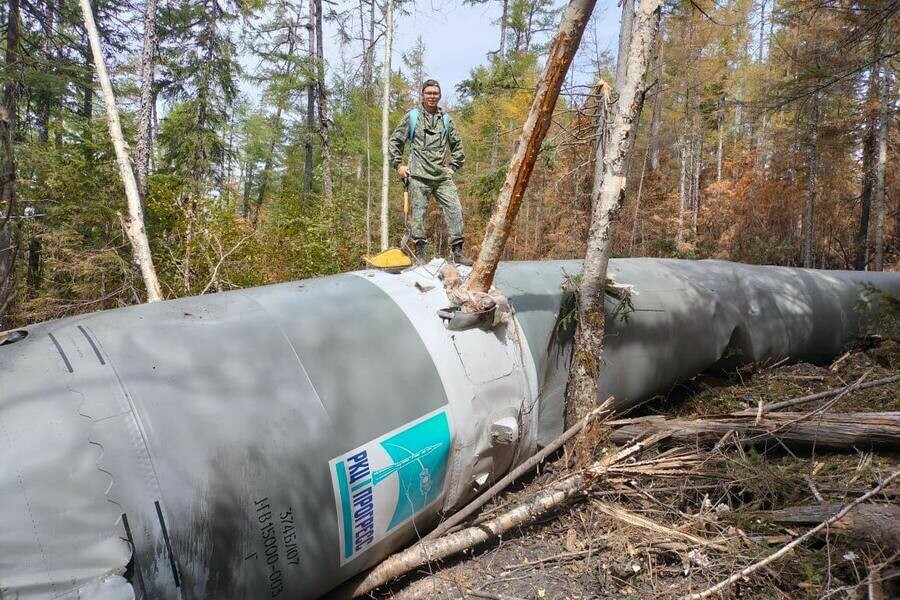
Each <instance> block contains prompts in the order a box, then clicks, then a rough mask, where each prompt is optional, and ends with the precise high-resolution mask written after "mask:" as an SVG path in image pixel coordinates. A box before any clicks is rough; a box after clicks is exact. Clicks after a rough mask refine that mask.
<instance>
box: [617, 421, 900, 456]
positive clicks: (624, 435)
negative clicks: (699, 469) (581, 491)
mask: <svg viewBox="0 0 900 600" xmlns="http://www.w3.org/2000/svg"><path fill="white" fill-rule="evenodd" d="M607 425H608V426H609V427H611V428H612V434H611V437H610V441H611V442H613V443H616V444H622V443H626V442H628V441H629V440H632V439H635V438H636V437H639V436H645V435H649V434H653V433H662V432H665V433H668V434H669V440H670V442H669V443H671V444H691V443H695V444H704V445H706V444H715V443H716V442H718V441H719V440H721V439H722V437H723V436H724V435H725V434H727V433H728V432H730V431H734V432H736V433H738V434H740V435H741V437H742V438H743V441H744V442H749V443H753V444H760V443H764V442H767V441H773V440H778V441H780V442H782V443H785V444H789V445H791V444H793V445H800V446H817V447H825V448H838V449H849V448H854V447H856V448H859V447H865V448H877V449H880V450H896V449H898V448H900V412H879V413H833V414H832V413H826V414H821V415H811V414H810V413H795V412H790V413H788V412H786V413H771V414H767V415H765V416H764V417H762V418H760V419H758V420H757V418H756V416H755V415H724V416H716V417H708V418H703V419H666V418H664V417H658V416H651V417H641V418H637V419H621V420H617V421H610V422H608V423H607Z"/></svg>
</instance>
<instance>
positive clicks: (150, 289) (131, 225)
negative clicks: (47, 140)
mask: <svg viewBox="0 0 900 600" xmlns="http://www.w3.org/2000/svg"><path fill="white" fill-rule="evenodd" d="M79 3H80V4H81V12H82V15H83V16H84V28H85V30H86V31H87V34H88V39H89V40H90V43H91V51H92V52H93V55H94V66H95V68H96V70H97V77H98V79H100V87H101V89H102V90H103V100H104V102H105V104H106V120H107V123H108V124H109V135H110V137H111V138H112V142H113V147H114V148H115V151H116V161H117V162H118V163H119V175H120V176H121V177H122V183H123V184H124V185H125V196H126V197H127V198H128V215H129V218H128V220H127V222H126V224H125V233H126V234H127V235H128V240H129V241H130V242H131V255H132V259H133V260H134V262H135V264H136V265H137V266H138V267H139V268H140V270H141V276H142V277H143V279H144V285H145V286H146V288H147V301H148V302H157V301H159V300H162V299H163V297H162V289H161V288H160V286H159V279H157V277H156V269H155V268H154V267H153V256H152V255H151V254H150V243H149V242H148V241H147V232H146V231H145V229H144V210H143V208H142V207H141V197H140V194H139V193H138V187H137V182H136V181H135V179H134V173H133V172H132V170H131V161H130V160H129V159H128V149H127V147H126V146H125V138H124V137H122V126H121V125H120V124H119V111H118V109H116V98H115V96H114V95H113V89H112V82H110V80H109V74H108V73H107V72H106V63H105V62H104V60H103V50H102V49H101V48H100V35H99V34H98V32H97V25H96V23H94V14H93V12H92V11H91V5H90V0H79Z"/></svg>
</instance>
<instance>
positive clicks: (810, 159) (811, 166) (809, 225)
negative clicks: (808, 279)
mask: <svg viewBox="0 0 900 600" xmlns="http://www.w3.org/2000/svg"><path fill="white" fill-rule="evenodd" d="M818 134H819V93H818V92H816V93H814V94H813V95H812V99H811V101H810V119H809V140H808V141H807V147H806V167H807V171H808V173H807V191H806V219H804V221H803V266H804V267H806V268H807V269H809V268H812V266H813V239H814V237H815V226H814V224H815V220H814V219H815V205H816V175H817V172H818V170H819V154H818V147H817V145H816V139H817V138H818Z"/></svg>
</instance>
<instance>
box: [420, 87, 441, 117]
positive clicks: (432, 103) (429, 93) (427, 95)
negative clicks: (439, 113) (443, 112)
mask: <svg viewBox="0 0 900 600" xmlns="http://www.w3.org/2000/svg"><path fill="white" fill-rule="evenodd" d="M440 101H441V88H439V87H438V86H436V85H429V86H428V87H426V88H425V89H424V90H422V104H424V105H425V108H427V109H428V110H430V111H433V110H436V109H437V105H438V102H440Z"/></svg>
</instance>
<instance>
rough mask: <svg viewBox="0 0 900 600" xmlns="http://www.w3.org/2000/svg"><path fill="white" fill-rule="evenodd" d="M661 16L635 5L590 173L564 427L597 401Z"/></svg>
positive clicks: (656, 3)
mask: <svg viewBox="0 0 900 600" xmlns="http://www.w3.org/2000/svg"><path fill="white" fill-rule="evenodd" d="M626 1H627V0H626ZM660 13H661V3H660V0H640V1H639V5H638V9H637V13H636V15H635V28H634V32H633V34H632V38H631V43H630V45H629V49H628V55H627V63H626V64H625V67H624V76H623V77H622V78H621V79H617V80H616V101H615V104H614V105H613V111H612V112H613V115H612V122H611V123H610V124H609V125H607V127H608V128H609V132H608V137H607V140H608V141H607V143H606V147H605V149H604V150H603V155H602V156H597V161H596V164H595V167H594V182H593V189H592V192H591V206H592V209H591V225H590V229H589V233H588V244H587V253H586V255H585V258H584V265H583V267H582V270H581V283H580V285H579V289H578V325H577V327H576V329H575V342H574V347H573V352H572V365H571V368H570V371H569V384H568V386H567V388H566V422H567V423H575V422H576V421H577V420H578V419H581V418H582V417H583V416H584V415H586V414H587V413H588V412H589V411H590V410H591V409H593V407H594V404H595V402H596V398H597V376H598V374H599V371H600V364H601V361H602V351H603V334H604V330H605V319H606V315H605V310H604V305H603V302H604V298H605V291H606V272H607V267H608V265H609V256H610V251H611V248H612V241H613V228H614V226H615V222H616V220H617V218H618V214H619V211H620V210H621V209H622V205H623V203H624V199H625V196H624V193H625V167H626V163H627V158H628V152H629V149H630V147H631V143H630V140H631V138H632V137H633V135H634V134H633V131H632V130H633V127H634V125H635V124H636V123H637V121H638V119H639V118H640V114H641V110H642V108H643V104H644V93H645V88H644V83H643V81H644V75H645V73H646V72H647V69H648V67H649V64H650V58H651V55H652V52H653V47H654V44H655V41H656V36H657V35H658V33H659V20H660ZM621 60H622V59H621V58H620V62H621ZM598 151H599V150H598Z"/></svg>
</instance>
